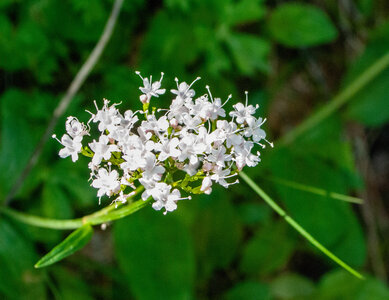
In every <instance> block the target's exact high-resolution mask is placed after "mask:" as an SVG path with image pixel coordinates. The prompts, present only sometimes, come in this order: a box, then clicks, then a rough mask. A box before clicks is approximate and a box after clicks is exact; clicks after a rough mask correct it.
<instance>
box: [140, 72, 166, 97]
mask: <svg viewBox="0 0 389 300" xmlns="http://www.w3.org/2000/svg"><path fill="white" fill-rule="evenodd" d="M135 73H136V74H137V75H138V76H139V77H140V78H141V79H142V80H143V85H144V87H140V88H139V89H140V90H141V92H142V93H143V95H142V96H144V97H142V96H141V101H142V102H143V103H148V102H149V101H150V99H151V96H154V97H159V95H163V94H165V91H166V90H165V89H161V83H162V79H163V75H164V74H163V72H162V73H161V79H160V80H159V81H155V82H153V80H152V76H150V80H149V79H148V78H147V77H146V78H143V77H142V75H141V74H140V72H139V71H136V72H135ZM142 98H143V99H142Z"/></svg>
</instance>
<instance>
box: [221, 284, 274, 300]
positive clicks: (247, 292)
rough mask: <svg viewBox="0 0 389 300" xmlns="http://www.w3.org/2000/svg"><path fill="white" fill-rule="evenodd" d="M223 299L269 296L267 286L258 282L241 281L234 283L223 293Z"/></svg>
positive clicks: (233, 299)
mask: <svg viewBox="0 0 389 300" xmlns="http://www.w3.org/2000/svg"><path fill="white" fill-rule="evenodd" d="M223 299H225V300H241V299H261V300H267V299H271V298H270V293H269V288H268V287H267V286H266V285H264V284H262V283H259V282H255V281H243V282H239V283H238V284H236V285H235V286H234V287H232V288H231V289H230V290H229V291H227V293H226V294H225V295H224V297H223Z"/></svg>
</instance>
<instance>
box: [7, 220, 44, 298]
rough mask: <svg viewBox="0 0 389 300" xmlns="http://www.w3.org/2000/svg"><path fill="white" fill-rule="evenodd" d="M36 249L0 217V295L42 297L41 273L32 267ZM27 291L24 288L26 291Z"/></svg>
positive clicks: (42, 280)
mask: <svg viewBox="0 0 389 300" xmlns="http://www.w3.org/2000/svg"><path fill="white" fill-rule="evenodd" d="M35 260H36V253H35V250H34V247H33V245H32V243H31V242H30V241H29V240H28V239H26V238H25V237H24V236H23V235H22V234H21V232H19V230H18V228H17V227H16V226H15V224H13V223H9V222H8V221H6V220H4V219H3V218H2V219H1V220H0V266H1V267H0V278H1V280H0V298H1V299H45V288H44V285H43V282H44V277H43V276H42V275H43V274H42V272H41V271H38V270H35V269H34V268H33V264H34V261H35ZM27 291H28V292H27Z"/></svg>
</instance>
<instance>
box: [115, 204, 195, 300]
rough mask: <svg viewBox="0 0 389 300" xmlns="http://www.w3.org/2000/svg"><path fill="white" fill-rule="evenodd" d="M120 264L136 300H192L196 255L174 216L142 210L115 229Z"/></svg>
mask: <svg viewBox="0 0 389 300" xmlns="http://www.w3.org/2000/svg"><path fill="white" fill-rule="evenodd" d="M114 238H115V249H116V255H117V259H118V263H119V266H120V268H121V269H122V271H123V272H124V274H125V276H124V278H123V279H124V280H126V281H127V283H128V285H129V287H130V289H131V291H132V292H133V294H134V296H135V298H136V299H140V300H142V299H190V298H191V297H192V295H193V289H194V253H193V248H192V247H193V246H192V243H191V239H190V237H189V232H188V230H187V228H186V227H185V225H184V224H183V222H182V221H181V220H180V219H179V218H177V217H176V216H175V215H174V214H167V215H166V216H165V215H163V214H162V212H156V211H154V210H152V209H151V208H149V209H143V210H142V211H140V212H139V213H137V214H134V215H132V216H131V217H129V218H125V219H122V220H120V221H118V222H116V223H115V226H114Z"/></svg>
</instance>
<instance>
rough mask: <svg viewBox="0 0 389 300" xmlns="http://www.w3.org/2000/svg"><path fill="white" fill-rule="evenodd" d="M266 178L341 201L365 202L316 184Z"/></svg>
mask: <svg viewBox="0 0 389 300" xmlns="http://www.w3.org/2000/svg"><path fill="white" fill-rule="evenodd" d="M263 178H264V179H266V180H271V181H274V182H276V183H279V184H282V185H284V186H288V187H290V188H293V189H296V190H300V191H304V192H308V193H312V194H315V195H319V196H323V197H330V198H333V199H336V200H340V201H345V202H350V203H356V204H363V199H361V198H357V197H352V196H348V195H344V194H339V193H334V192H331V191H327V190H325V189H321V188H318V187H315V186H311V185H307V184H302V183H299V182H295V181H291V180H286V179H282V178H278V177H268V176H267V177H263Z"/></svg>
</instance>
